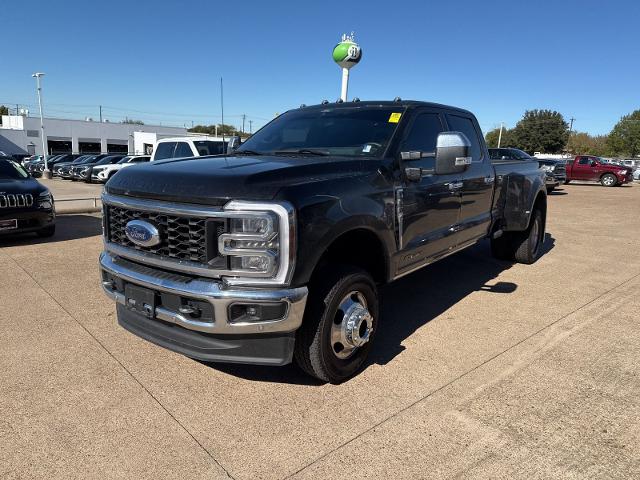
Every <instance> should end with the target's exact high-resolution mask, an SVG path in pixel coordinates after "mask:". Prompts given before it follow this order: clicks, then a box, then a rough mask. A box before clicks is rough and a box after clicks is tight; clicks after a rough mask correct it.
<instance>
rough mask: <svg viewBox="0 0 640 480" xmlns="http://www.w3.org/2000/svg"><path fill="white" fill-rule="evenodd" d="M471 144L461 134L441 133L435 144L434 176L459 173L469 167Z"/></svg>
mask: <svg viewBox="0 0 640 480" xmlns="http://www.w3.org/2000/svg"><path fill="white" fill-rule="evenodd" d="M470 149H471V142H470V141H469V139H468V138H467V136H466V135H465V134H464V133H462V132H442V133H440V134H439V135H438V141H437V143H436V169H435V170H436V175H447V174H450V173H461V172H464V171H465V170H466V169H467V166H469V165H471V157H470V156H469V150H470Z"/></svg>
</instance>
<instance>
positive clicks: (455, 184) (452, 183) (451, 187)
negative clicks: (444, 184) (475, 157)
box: [449, 182, 464, 190]
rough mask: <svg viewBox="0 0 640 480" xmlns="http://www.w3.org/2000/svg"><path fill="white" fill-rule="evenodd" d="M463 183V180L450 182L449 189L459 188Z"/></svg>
mask: <svg viewBox="0 0 640 480" xmlns="http://www.w3.org/2000/svg"><path fill="white" fill-rule="evenodd" d="M463 185H464V183H463V182H451V183H449V190H460V189H461V188H462V186H463Z"/></svg>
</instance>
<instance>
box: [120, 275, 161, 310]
mask: <svg viewBox="0 0 640 480" xmlns="http://www.w3.org/2000/svg"><path fill="white" fill-rule="evenodd" d="M124 299H125V306H126V307H127V308H128V309H129V310H132V311H134V312H136V313H139V314H140V315H144V316H145V317H147V318H154V317H155V312H156V294H155V292H154V291H153V290H150V289H148V288H144V287H139V286H137V285H132V284H130V283H127V284H126V285H125V286H124Z"/></svg>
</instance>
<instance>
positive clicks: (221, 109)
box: [220, 77, 224, 145]
mask: <svg viewBox="0 0 640 480" xmlns="http://www.w3.org/2000/svg"><path fill="white" fill-rule="evenodd" d="M220 113H221V114H222V126H221V127H220V128H221V129H222V144H223V145H224V90H223V87H222V77H220Z"/></svg>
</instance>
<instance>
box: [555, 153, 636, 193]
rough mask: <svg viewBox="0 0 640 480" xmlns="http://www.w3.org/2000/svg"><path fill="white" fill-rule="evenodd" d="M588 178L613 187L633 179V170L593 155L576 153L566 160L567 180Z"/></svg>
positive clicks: (567, 181)
mask: <svg viewBox="0 0 640 480" xmlns="http://www.w3.org/2000/svg"><path fill="white" fill-rule="evenodd" d="M571 180H590V181H594V182H600V183H601V184H602V185H604V186H605V187H615V186H616V185H622V184H623V183H627V182H632V181H633V170H632V169H631V168H629V167H625V166H623V165H615V164H612V163H607V162H605V161H604V160H603V159H602V158H600V157H594V156H593V155H578V156H577V157H576V158H574V159H573V160H569V161H568V162H567V180H566V181H565V183H569V182H570V181H571Z"/></svg>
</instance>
